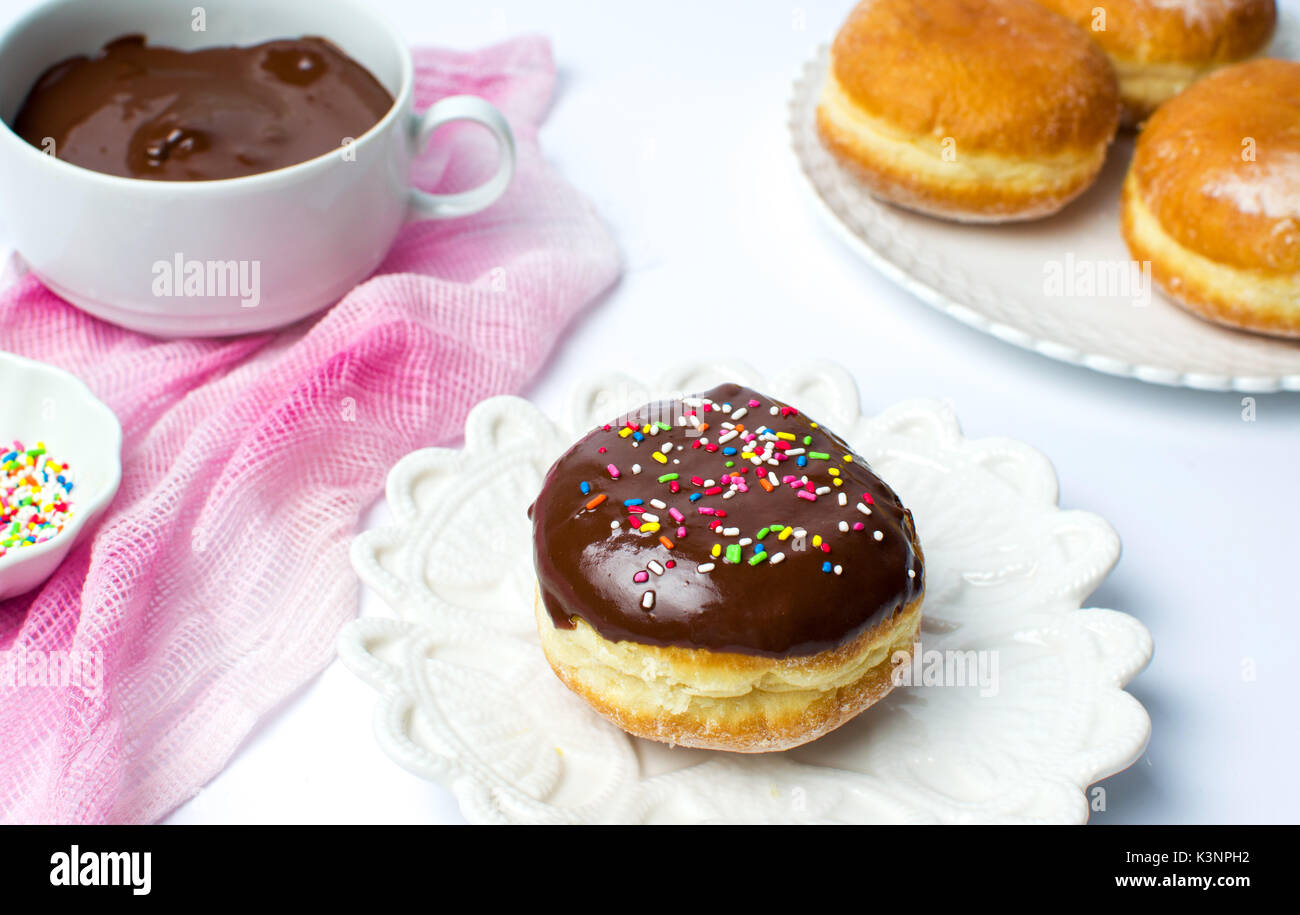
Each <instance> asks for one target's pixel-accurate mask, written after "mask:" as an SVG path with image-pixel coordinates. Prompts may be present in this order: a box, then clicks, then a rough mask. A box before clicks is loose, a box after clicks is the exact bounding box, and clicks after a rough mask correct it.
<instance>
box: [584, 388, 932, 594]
mask: <svg viewBox="0 0 1300 915" xmlns="http://www.w3.org/2000/svg"><path fill="white" fill-rule="evenodd" d="M672 403H674V404H680V413H679V414H678V415H677V416H676V417H671V418H674V419H675V420H676V422H675V423H669V422H663V421H658V420H654V421H633V420H631V419H629V420H626V421H624V422H623V424H622V425H617V424H606V425H604V426H602V427H600V429H599V430H598V431H597V434H596V435H594V436H593V437H592V438H591V439H590V441H591V443H592V444H594V445H596V446H597V450H598V453H599V455H600V458H599V460H600V462H601V463H603V464H604V468H605V474H606V475H607V477H608V481H609V483H613V482H615V481H622V482H623V483H624V484H626V482H628V481H629V475H630V476H631V478H635V479H638V480H643V482H644V492H643V493H640V494H637V495H636V496H635V497H633V498H627V499H623V500H621V511H620V512H619V514H621V515H622V516H623V517H621V518H615V519H614V520H612V521H611V522H610V525H609V526H610V529H611V531H612V532H621V530H622V526H623V524H626V525H627V526H628V527H629V528H631V529H632V530H633V531H636V532H639V533H640V534H642V535H646V536H648V537H650V538H655V539H657V540H658V543H659V545H660V546H662V547H663V550H664V554H663V555H664V558H663V560H662V561H659V560H651V561H649V562H648V563H646V565H645V568H643V569H641V570H638V571H636V572H635V573H634V575H633V581H634V582H635V583H636V584H638V585H643V586H648V585H651V584H653V579H658V578H659V577H660V576H663V575H666V574H668V573H669V572H670V571H672V570H674V569H676V568H677V566H678V563H677V559H676V558H674V556H673V554H674V551H675V550H677V542H678V541H681V540H685V539H687V538H689V537H708V538H710V539H712V541H713V543H712V545H711V547H710V548H709V550H708V557H709V558H708V561H705V562H699V563H695V569H694V571H695V574H698V575H708V574H710V573H712V572H713V571H714V570H715V569H717V567H718V565H719V564H722V565H736V566H748V567H753V568H757V567H761V566H764V565H767V566H776V565H780V564H781V563H782V562H784V561H786V559H787V551H804V550H813V551H816V552H818V553H820V554H821V557H822V561H821V563H820V570H821V572H822V573H824V574H826V575H841V574H843V571H844V569H843V566H842V565H840V564H838V563H836V562H835V561H834V560H835V554H834V546H833V541H834V539H835V538H837V537H862V536H865V537H869V538H871V539H872V540H874V541H876V542H877V543H879V542H881V541H882V540H883V539H884V533H883V532H882V531H881V530H879V529H877V528H876V527H875V526H874V525H873V524H872V523H871V522H872V506H873V505H874V504H875V500H874V498H873V497H872V495H871V493H869V492H863V493H860V494H853V495H850V494H849V493H848V492H847V491H846V485H845V484H846V478H845V473H844V472H843V470H842V469H841V468H842V466H843V465H848V464H852V463H853V462H854V456H853V454H851V453H849V452H847V451H845V450H844V449H843V448H842V447H840V445H842V444H843V443H842V442H839V440H838V439H836V438H835V437H833V436H828V435H823V434H822V433H821V430H820V429H819V427H818V425H817V424H816V423H808V424H807V428H808V429H809V431H808V432H802V430H801V431H800V432H798V433H797V432H792V431H789V423H787V422H783V421H784V420H787V419H788V418H789V417H793V416H798V415H799V412H798V410H796V409H795V408H794V407H790V406H786V405H782V404H775V403H774V404H771V405H768V406H766V407H765V405H764V404H763V402H762V401H760V400H757V399H754V398H748V399H745V400H743V401H742V402H738V403H734V404H733V403H728V402H715V401H713V400H710V399H709V398H707V397H688V398H684V399H682V400H680V401H673V402H672ZM647 418H648V419H651V420H653V417H639V418H638V419H647ZM756 420H757V421H756ZM600 433H606V434H605V435H602V434H600ZM823 438H824V440H825V441H822V439H823ZM819 445H820V448H821V450H818V446H819ZM683 449H691V450H693V451H699V450H703V451H704V452H707V453H709V454H716V455H717V460H718V466H717V473H716V475H714V476H710V477H706V476H704V475H702V474H701V473H700V472H696V473H694V474H691V475H689V476H687V477H685V478H683V476H682V474H681V473H679V472H677V471H676V470H674V469H673V468H674V467H677V466H679V465H680V463H681V461H680V457H679V455H680V453H681V451H682V450H683ZM647 451H649V452H650V453H649V456H648V457H647V458H645V459H644V460H645V461H646V463H647V464H650V463H651V462H653V463H652V466H654V467H655V468H656V469H655V470H654V471H650V472H647V471H645V470H644V469H643V468H642V465H641V464H640V463H637V462H635V461H634V460H632V459H633V458H636V457H637V456H638V455H641V454H645V452H647ZM620 458H626V459H625V460H620ZM693 465H694V466H698V462H693ZM601 487H602V481H601V480H584V481H582V482H581V483H580V484H579V486H578V489H579V495H580V501H579V504H578V509H577V511H578V514H579V515H582V514H584V513H587V512H592V511H596V510H598V509H602V506H606V503H607V502H609V501H610V499H609V496H608V494H607V493H604V492H601V491H600V489H601ZM620 488H622V487H620ZM733 499H746V500H752V499H768V500H771V501H770V505H764V506H763V509H764V510H763V514H764V515H765V516H766V517H767V518H768V519H769V520H767V521H766V522H765V523H763V524H762V525H761V526H758V527H755V528H754V529H753V530H742V529H741V528H740V527H738V526H735V525H734V524H730V523H728V510H727V509H728V505H729V503H730V500H733ZM784 500H791V501H795V500H798V501H799V502H806V503H819V504H824V503H825V502H826V501H830V502H832V504H833V506H834V507H835V508H836V509H838V511H835V510H833V511H832V512H830V513H829V518H830V520H829V522H828V525H827V527H826V529H825V530H818V531H809V530H807V529H806V528H805V527H801V526H798V525H797V524H795V523H793V519H792V518H791V516H792V515H795V514H797V512H796V511H795V507H794V506H793V505H791V504H790V503H789V502H786V501H784ZM769 508H770V513H769V511H768V509H769ZM603 510H606V511H607V510H608V507H606V508H604V509H603ZM909 575H910V576H914V575H915V573H914V572H911V571H909ZM655 601H656V593H655V590H654V588H653V587H645V590H644V591H643V592H642V594H641V602H640V603H641V607H642V609H643V610H645V611H647V612H651V611H653V610H654V607H655Z"/></svg>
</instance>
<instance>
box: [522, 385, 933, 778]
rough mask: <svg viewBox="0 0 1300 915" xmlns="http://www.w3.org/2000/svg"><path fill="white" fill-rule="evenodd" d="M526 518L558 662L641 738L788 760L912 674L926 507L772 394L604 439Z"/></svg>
mask: <svg viewBox="0 0 1300 915" xmlns="http://www.w3.org/2000/svg"><path fill="white" fill-rule="evenodd" d="M530 514H531V516H532V519H533V554H534V561H535V565H536V568H537V579H538V598H537V602H536V613H537V628H538V632H539V633H540V635H541V644H542V650H543V651H544V652H545V654H546V658H547V660H548V661H549V662H550V665H551V667H552V669H553V670H554V671H555V673H556V675H557V676H558V677H559V678H560V680H561V681H563V682H564V684H565V685H567V686H568V687H569V688H570V689H571V690H573V691H574V692H575V693H577V694H578V695H579V696H581V697H582V698H584V699H586V700H587V702H588V703H589V704H590V705H591V706H592V707H593V708H594V709H595V710H596V711H598V712H599V713H600V714H602V715H604V716H605V717H606V718H608V719H609V720H611V721H613V722H614V723H615V724H617V725H618V726H619V727H621V728H623V729H624V730H625V731H628V732H629V733H631V734H635V735H637V736H640V737H645V738H648V739H650V740H658V741H662V742H664V743H669V744H675V745H682V746H689V747H703V748H709V749H717V750H732V751H736V752H741V753H758V752H765V751H770V750H783V749H786V748H789V747H793V746H798V745H799V744H802V743H806V742H807V741H809V740H812V739H814V738H816V737H819V736H821V735H822V734H825V733H826V732H828V731H831V730H833V729H835V728H837V727H839V726H840V725H841V724H843V723H844V722H846V721H848V720H849V719H850V718H852V717H854V716H855V715H857V714H858V713H859V712H861V711H862V710H863V709H865V708H866V707H867V706H869V705H871V704H872V703H874V702H876V701H877V700H879V699H880V698H881V697H883V696H884V695H885V694H886V693H888V692H889V691H890V689H892V688H893V685H894V683H893V678H892V676H891V675H892V672H893V670H894V668H895V666H896V665H897V664H900V663H903V662H904V661H909V660H910V657H911V653H912V650H913V644H914V642H915V640H916V635H917V627H918V625H919V623H920V619H921V602H922V599H923V595H924V590H925V583H924V567H923V557H922V554H921V549H920V546H919V544H918V543H917V541H916V531H915V528H914V526H913V523H912V516H911V513H910V512H908V510H907V509H906V508H904V507H903V506H902V504H901V503H900V502H899V500H898V497H897V496H896V495H895V494H894V492H893V491H892V490H891V489H890V488H889V487H888V486H887V485H886V484H885V483H884V482H883V481H881V480H880V478H879V477H877V476H876V475H875V474H874V473H872V471H871V469H870V468H869V467H868V466H867V464H866V462H865V461H863V460H862V459H861V458H860V457H858V456H857V455H855V454H853V452H852V451H851V450H850V449H849V447H848V445H847V444H846V443H845V442H844V441H843V440H842V439H840V438H839V437H838V436H836V435H835V434H834V433H832V432H830V431H828V430H826V429H824V428H822V427H821V426H819V425H818V424H816V423H815V422H813V421H812V420H811V419H809V418H808V417H805V416H803V415H802V414H800V413H799V412H798V411H797V410H795V409H794V408H792V407H790V406H789V405H788V404H784V403H781V402H779V401H775V400H773V399H772V398H770V397H767V396H765V395H762V394H759V393H757V392H756V391H752V390H750V389H748V388H743V387H740V386H739V385H734V384H730V385H720V386H718V387H716V388H713V389H711V390H709V391H705V392H703V393H701V394H699V395H696V396H694V397H691V398H685V399H683V400H677V401H658V402H655V403H651V404H647V405H645V406H643V407H642V408H640V409H639V410H637V411H635V412H633V413H632V414H629V415H628V416H625V417H620V418H619V420H617V421H615V422H611V423H610V424H608V425H605V426H602V427H599V428H597V429H596V430H594V431H593V432H592V433H590V434H589V435H587V436H585V437H584V438H583V439H581V440H580V441H579V442H577V444H575V445H574V446H573V447H572V448H571V449H569V451H568V452H567V453H566V454H565V455H564V456H562V457H561V458H560V459H559V460H558V461H556V463H555V465H554V466H553V467H552V468H551V470H550V472H549V473H548V474H547V477H546V481H545V483H544V484H543V487H542V491H541V493H540V494H539V495H538V497H537V500H536V501H535V502H534V503H533V506H532V508H531V509H530Z"/></svg>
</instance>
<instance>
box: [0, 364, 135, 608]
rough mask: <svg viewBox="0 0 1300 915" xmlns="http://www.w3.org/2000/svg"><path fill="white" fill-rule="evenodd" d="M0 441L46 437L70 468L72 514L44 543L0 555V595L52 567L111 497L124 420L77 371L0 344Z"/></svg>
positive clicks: (4, 444) (32, 582) (27, 585)
mask: <svg viewBox="0 0 1300 915" xmlns="http://www.w3.org/2000/svg"><path fill="white" fill-rule="evenodd" d="M0 390H5V391H9V392H10V395H9V396H8V397H4V398H0V448H3V449H5V450H6V451H7V450H8V449H9V446H10V445H11V444H12V443H13V440H14V439H18V440H19V441H21V442H22V443H23V444H24V445H26V446H27V447H29V448H31V447H33V446H35V444H36V442H37V441H42V442H44V443H45V446H46V448H47V449H48V451H49V454H50V455H51V456H53V457H54V458H55V459H56V460H59V461H66V462H67V463H68V466H69V467H70V468H71V470H72V482H73V484H74V486H73V490H72V498H71V501H72V509H73V514H72V518H71V519H70V520H69V521H68V523H67V524H66V525H64V528H63V530H62V531H60V532H59V533H58V534H57V535H55V536H54V537H52V538H50V539H49V540H46V541H45V542H44V543H34V544H32V545H31V546H24V547H15V548H14V549H11V550H10V551H9V552H8V553H6V554H5V555H4V556H0V599H4V598H7V597H13V596H14V595H16V594H22V593H24V592H26V591H30V590H31V589H32V588H34V587H36V586H37V585H39V584H40V583H41V582H43V581H44V580H45V579H47V578H49V577H50V575H51V574H52V573H53V572H54V570H55V569H56V568H58V565H59V563H60V562H62V561H63V557H64V556H66V555H68V550H70V549H71V548H72V544H73V543H75V542H76V540H77V538H78V537H80V536H81V535H82V534H83V533H84V532H85V531H86V530H87V529H88V528H90V527H91V525H92V523H93V522H94V520H95V519H96V517H98V515H99V514H100V513H101V512H102V511H103V510H104V509H105V508H106V507H107V506H108V503H109V502H110V501H112V499H113V495H114V494H115V493H116V492H117V486H118V484H119V483H120V482H121V481H122V426H121V425H120V424H119V423H118V421H117V417H116V416H114V415H113V411H112V410H110V409H109V408H108V407H106V406H105V405H104V404H103V403H102V402H101V401H100V400H99V399H97V398H96V397H95V395H93V394H91V393H90V389H89V388H87V387H86V386H85V385H84V384H82V382H81V381H80V380H79V379H78V378H77V377H76V376H74V375H70V374H69V373H67V372H65V371H63V370H62V369H58V368H55V367H54V366H52V365H46V364H45V363H43V362H34V361H32V360H31V359H24V358H23V357H21V356H15V355H13V354H11V353H5V352H0Z"/></svg>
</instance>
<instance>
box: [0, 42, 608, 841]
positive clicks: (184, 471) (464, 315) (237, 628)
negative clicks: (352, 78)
mask: <svg viewBox="0 0 1300 915" xmlns="http://www.w3.org/2000/svg"><path fill="white" fill-rule="evenodd" d="M416 73H417V76H416V89H415V98H416V106H417V108H418V109H422V108H423V107H425V106H427V105H429V104H430V103H432V102H433V101H436V100H437V99H438V98H441V97H443V96H446V95H451V94H456V93H472V94H475V95H480V96H483V97H485V98H487V99H488V100H489V101H491V102H493V103H494V104H496V105H497V106H498V107H499V108H500V109H501V110H502V111H503V112H504V113H505V114H506V116H507V118H508V119H509V120H510V122H511V125H512V127H513V128H514V131H515V135H516V137H517V139H518V144H519V160H518V171H517V173H516V176H515V179H514V182H513V184H512V186H511V188H510V190H509V191H508V192H507V193H506V195H505V197H503V198H502V199H501V201H499V202H498V203H497V204H496V205H494V206H493V207H491V208H489V209H488V210H486V211H484V212H482V213H480V214H478V215H475V216H470V217H467V218H464V219H457V220H449V221H443V222H426V223H413V224H411V225H408V226H407V227H406V228H404V229H403V232H402V235H401V236H400V238H399V239H398V241H397V243H396V245H395V246H394V248H393V249H392V251H391V252H390V253H389V255H388V258H387V260H386V261H385V263H384V264H383V266H382V267H381V268H380V269H379V271H378V272H377V273H376V275H375V276H374V277H372V278H371V279H369V280H368V281H367V282H365V283H363V284H362V285H360V286H358V287H357V288H356V289H355V290H353V291H352V292H351V293H350V294H349V295H348V296H347V297H346V298H344V299H343V300H342V301H340V302H339V303H337V304H336V305H335V306H334V307H333V308H331V309H330V310H329V311H327V312H325V313H323V314H322V315H320V316H318V317H316V318H313V319H311V320H310V321H307V322H303V323H302V324H300V325H298V326H297V327H295V328H291V329H289V330H286V331H281V332H279V333H274V334H260V335H256V336H250V337H242V338H233V339H224V340H201V339H193V340H173V341H164V340H158V339H154V338H150V337H146V336H142V335H140V334H135V333H132V332H129V331H125V330H121V329H119V328H116V327H113V326H110V325H107V324H104V323H102V322H100V321H98V320H96V319H94V318H91V317H88V316H87V315H85V314H83V313H82V312H80V311H78V310H76V309H75V308H73V307H71V306H69V305H68V304H66V303H65V302H63V301H62V300H61V299H59V298H58V297H56V296H55V295H54V294H53V293H51V292H49V291H48V290H46V289H45V288H44V287H43V286H42V285H41V284H40V283H39V282H37V281H36V280H35V279H33V278H31V277H24V278H22V279H20V280H18V281H17V282H16V283H15V284H13V285H11V286H10V287H8V288H6V289H4V290H3V291H0V347H3V348H4V349H7V350H11V351H15V352H18V353H20V354H22V355H25V356H29V357H32V358H35V359H40V360H44V361H46V362H50V363H54V364H56V365H59V366H62V367H63V368H65V369H68V370H70V371H72V372H73V373H75V374H77V375H78V376H80V377H81V378H82V379H83V380H85V381H86V383H87V384H88V385H89V386H90V387H91V389H92V390H94V391H95V393H96V394H97V395H98V396H99V397H101V398H102V399H103V400H104V401H105V402H106V403H108V404H109V405H110V406H111V407H112V408H113V410H114V411H115V412H116V413H117V416H118V418H119V419H120V420H121V423H122V427H123V432H124V437H125V444H124V448H123V454H122V462H123V476H122V486H121V489H120V491H119V492H118V495H117V498H116V499H115V500H114V502H113V503H112V505H111V506H110V507H109V509H108V511H107V513H106V515H105V517H104V518H103V520H102V522H101V523H100V525H99V527H98V528H97V530H96V531H95V533H94V536H93V538H88V539H87V540H85V541H83V542H82V543H79V544H78V545H77V547H76V548H75V549H74V550H73V551H72V553H71V554H70V555H69V556H68V558H67V559H66V561H65V562H64V563H63V565H62V566H61V567H60V568H59V570H58V571H57V572H56V573H55V574H54V577H53V578H51V579H50V580H49V581H48V582H47V583H46V584H45V585H44V586H42V587H41V588H40V589H39V590H37V591H35V592H33V593H31V594H28V595H24V596H22V597H17V598H13V599H11V600H9V601H6V602H3V603H0V651H10V652H11V655H10V657H14V656H15V655H17V654H18V653H20V652H22V653H31V652H38V651H66V652H76V653H77V654H76V656H77V657H93V655H92V654H91V653H94V652H98V653H99V654H100V656H101V657H102V661H103V680H104V683H103V688H102V689H100V690H98V691H95V690H91V689H85V688H81V686H84V684H78V685H70V686H69V687H67V688H58V687H48V686H46V687H34V686H30V685H26V686H15V685H13V684H12V683H5V682H0V820H3V821H7V822H105V821H107V822H140V821H152V820H156V819H158V818H160V817H162V816H164V815H165V814H167V813H168V812H169V811H171V810H172V809H173V808H175V807H176V806H177V805H179V804H180V803H182V802H183V801H185V800H186V799H187V798H189V797H191V796H192V795H193V794H194V793H195V791H197V789H198V788H199V787H201V786H202V785H203V784H204V783H205V782H207V781H208V780H209V779H211V778H212V777H213V776H214V775H216V774H217V773H218V772H219V771H220V770H221V769H222V767H223V766H224V765H225V764H226V762H227V760H228V759H229V758H230V756H231V754H232V753H233V752H234V751H235V750H236V749H237V748H238V746H239V744H240V743H241V741H242V740H243V739H244V738H245V736H246V735H247V734H248V733H249V731H250V730H251V729H252V728H253V726H254V725H255V724H256V722H257V721H258V720H259V718H261V717H262V716H263V715H265V714H267V712H268V711H269V710H271V709H272V708H273V707H274V706H275V705H276V704H277V703H278V702H280V701H281V700H283V699H284V698H285V697H287V696H288V695H289V694H290V693H291V692H292V691H293V690H294V689H296V688H297V687H299V686H301V685H302V684H303V683H304V682H305V681H307V680H308V679H309V678H310V677H312V676H313V675H315V674H316V673H318V672H319V671H320V670H322V669H323V668H324V667H325V666H326V665H327V664H329V662H330V661H331V660H332V659H333V657H334V650H335V638H336V636H337V634H338V631H339V629H340V627H341V626H342V625H343V623H344V622H346V621H347V620H348V619H350V618H351V617H352V616H354V615H355V613H356V610H357V602H358V598H359V588H360V586H359V584H358V582H357V579H356V576H355V575H354V573H353V572H352V569H351V566H350V565H349V562H348V546H349V542H350V540H351V538H352V536H353V535H354V533H355V532H356V530H357V528H358V523H359V520H360V517H361V514H362V513H363V512H364V511H365V509H366V508H367V507H368V506H369V505H370V504H372V503H373V501H374V500H375V499H376V498H377V497H378V496H379V495H380V494H381V492H382V488H383V481H384V477H385V474H386V473H387V471H388V469H389V468H390V467H391V466H392V465H393V464H394V463H395V462H396V461H397V459H398V458H400V457H401V456H402V455H404V454H406V453H407V452H409V451H412V450H414V449H416V448H419V447H424V446H428V445H435V444H452V443H454V442H455V441H456V440H457V439H458V437H459V436H460V434H461V430H462V428H463V424H464V421H465V416H466V414H467V413H468V411H469V409H470V408H471V407H472V406H473V405H474V404H475V403H477V402H478V401H479V400H481V399H483V398H484V397H488V396H490V395H494V394H501V393H509V392H512V391H518V390H519V389H520V388H521V387H522V386H523V385H524V384H525V383H526V382H527V381H528V380H529V379H530V378H531V377H532V376H533V375H534V373H535V372H536V371H537V370H538V368H539V367H540V366H541V364H542V362H543V360H544V359H545V357H546V355H547V353H548V352H549V351H550V349H551V347H552V345H553V344H554V343H555V341H556V338H557V336H558V334H559V333H560V332H561V331H562V330H563V329H564V328H565V326H566V324H568V323H569V321H570V320H571V319H572V318H573V317H574V316H575V315H576V314H578V312H579V311H581V310H582V308H583V306H584V305H586V304H588V303H590V302H592V301H593V300H594V299H595V298H596V297H597V296H598V295H599V294H600V293H601V292H602V291H603V290H605V289H606V288H607V287H609V286H610V285H611V284H612V283H613V282H614V280H615V279H616V277H617V274H618V270H619V256H618V253H617V250H616V248H615V246H614V242H613V240H612V238H611V237H610V235H609V233H608V232H607V230H606V229H605V228H604V226H603V225H602V223H601V222H600V221H599V219H598V218H597V217H596V215H595V214H594V212H593V211H592V209H591V208H590V206H589V205H588V204H587V203H586V201H585V200H584V199H583V198H581V197H580V196H579V195H578V194H577V193H576V192H575V191H574V190H573V189H572V188H571V187H569V186H568V185H567V184H565V183H564V182H563V181H562V180H560V179H559V178H558V177H557V176H556V174H555V173H554V172H553V171H552V170H551V169H549V168H548V167H547V166H546V165H545V164H544V163H543V161H542V157H541V154H540V152H539V150H538V145H537V127H538V123H539V122H540V121H541V119H542V118H543V117H544V116H545V113H546V109H547V106H548V104H549V102H550V97H551V92H552V90H553V88H554V85H555V66H554V62H553V60H552V57H551V50H550V45H549V44H548V42H547V41H546V40H544V39H542V38H538V37H526V38H521V39H517V40H514V41H511V42H507V43H505V44H502V45H499V46H496V47H492V48H489V49H486V50H483V51H480V52H477V53H468V54H465V53H453V52H447V51H441V50H424V51H418V52H416ZM485 144H486V145H485ZM493 149H494V144H493V142H492V140H491V138H490V137H487V136H486V134H485V133H484V132H481V131H479V130H478V129H477V128H473V127H452V128H446V129H444V131H442V132H440V133H439V135H438V137H436V138H435V143H434V149H432V150H431V151H430V152H429V153H428V154H427V155H425V156H424V157H422V158H421V159H420V160H419V161H418V162H417V164H416V166H415V170H414V174H413V176H412V177H413V180H414V181H415V183H416V184H417V185H419V186H421V187H424V188H426V189H429V190H448V189H452V190H454V189H459V188H463V187H467V186H470V185H472V184H474V183H477V181H479V180H482V178H483V177H485V176H486V174H487V173H488V172H489V170H490V169H489V164H490V161H491V160H492V155H493V153H492V150H493ZM485 159H486V160H487V161H486V162H485V161H484V160H485ZM86 243H91V242H90V241H89V240H87V241H86ZM11 393H12V392H11ZM2 433H3V430H0V434H2ZM360 736H362V737H364V736H365V735H360Z"/></svg>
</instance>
